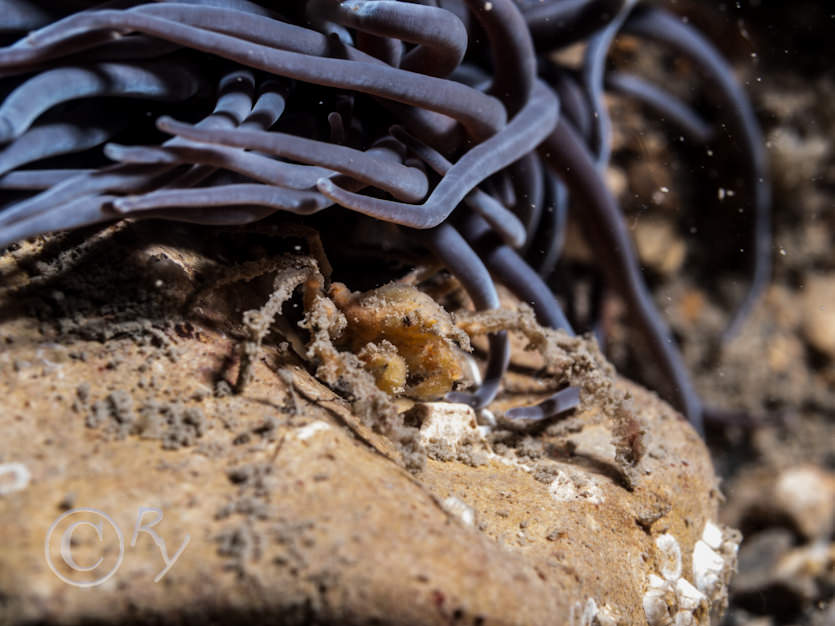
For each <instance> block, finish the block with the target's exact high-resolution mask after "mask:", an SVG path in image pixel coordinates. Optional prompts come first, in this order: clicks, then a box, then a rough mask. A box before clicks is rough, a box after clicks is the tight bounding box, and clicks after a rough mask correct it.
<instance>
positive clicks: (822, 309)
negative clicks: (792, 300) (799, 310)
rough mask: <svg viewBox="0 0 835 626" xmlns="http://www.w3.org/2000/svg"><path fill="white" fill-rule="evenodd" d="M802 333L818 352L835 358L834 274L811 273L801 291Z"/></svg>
mask: <svg viewBox="0 0 835 626" xmlns="http://www.w3.org/2000/svg"><path fill="white" fill-rule="evenodd" d="M802 302H803V335H804V336H805V338H806V340H807V341H808V342H809V343H810V344H811V345H812V346H813V347H814V348H815V349H816V350H818V351H819V352H822V353H824V354H826V355H827V356H829V358H831V359H835V275H823V274H818V275H813V276H811V277H809V278H808V279H807V282H806V286H805V289H804V291H803V299H802Z"/></svg>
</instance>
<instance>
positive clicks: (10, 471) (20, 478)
mask: <svg viewBox="0 0 835 626" xmlns="http://www.w3.org/2000/svg"><path fill="white" fill-rule="evenodd" d="M6 475H8V476H10V477H11V480H8V479H6ZM31 477H32V475H31V474H30V473H29V469H28V468H27V467H26V466H25V465H24V464H23V463H3V464H0V496H4V495H6V494H9V493H14V492H15V491H23V490H24V489H26V487H27V486H28V485H29V480H30V478H31Z"/></svg>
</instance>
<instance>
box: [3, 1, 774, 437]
mask: <svg viewBox="0 0 835 626" xmlns="http://www.w3.org/2000/svg"><path fill="white" fill-rule="evenodd" d="M621 34H624V35H628V36H630V37H632V38H636V39H637V40H638V42H639V45H640V46H643V45H644V44H645V43H646V42H652V45H653V46H656V47H659V46H660V47H661V48H665V49H667V50H668V51H669V52H671V53H672V54H674V55H677V56H678V57H681V58H683V59H686V60H687V61H688V62H689V63H690V64H691V65H692V66H693V67H695V68H696V69H697V71H698V73H699V75H700V77H701V80H702V87H701V90H700V91H701V92H702V95H705V96H709V97H707V98H704V99H703V100H706V101H707V102H708V103H709V104H712V105H715V106H704V102H702V101H701V100H696V99H694V102H686V101H683V100H681V99H679V98H678V97H676V96H675V95H673V94H672V93H670V92H668V91H666V90H665V89H664V88H663V87H662V86H659V85H656V84H654V83H652V82H650V81H648V80H647V79H645V78H642V77H640V76H637V75H633V74H628V73H619V72H611V71H607V53H608V51H609V49H610V47H611V45H612V43H613V41H614V40H615V38H616V37H618V36H620V35H621ZM0 38H2V39H0V41H2V43H3V44H4V46H3V47H2V48H0V98H2V104H0V146H2V149H0V193H1V194H2V196H0V249H3V248H6V247H8V246H10V245H13V244H15V242H18V241H20V240H22V239H25V238H29V237H33V236H36V235H40V234H44V233H48V232H52V231H60V230H68V229H74V228H79V227H83V226H87V225H91V224H96V223H103V222H112V221H115V220H120V219H125V218H132V219H140V218H141V219H147V218H154V219H164V220H175V221H182V222H193V223H199V224H209V225H220V226H229V225H241V224H247V223H250V222H255V221H258V220H262V219H264V218H267V217H268V216H270V215H272V214H274V213H277V212H283V213H291V214H295V215H297V216H299V217H298V220H299V221H301V222H304V221H305V220H309V219H312V218H310V217H307V216H311V215H312V214H315V213H318V212H331V213H332V214H333V219H334V220H336V221H337V222H339V223H348V222H349V221H351V222H352V223H353V222H356V221H357V220H366V221H367V220H372V221H378V222H386V223H389V224H391V225H395V226H392V228H393V229H395V230H397V235H396V236H394V237H393V239H392V242H388V248H389V252H391V246H392V245H395V246H398V245H399V246H411V247H418V248H420V249H423V250H429V251H431V252H432V253H433V254H434V255H435V256H436V258H437V260H438V261H439V262H440V263H441V264H443V265H444V266H446V268H447V269H448V271H449V272H450V273H451V274H452V275H454V276H455V277H456V278H457V279H458V280H459V282H460V283H461V285H462V286H463V287H464V288H465V289H466V290H467V292H468V294H469V295H470V297H471V299H472V301H473V303H474V304H475V306H476V308H477V309H480V310H489V309H494V308H498V307H499V297H498V294H497V290H496V284H495V282H494V281H497V282H499V283H502V284H504V285H505V286H506V287H507V288H508V289H509V290H510V291H511V292H513V294H515V296H516V297H518V298H519V299H520V300H521V301H524V302H527V303H529V304H530V305H531V306H532V308H533V310H534V312H535V314H536V317H537V320H538V322H539V323H540V324H541V325H543V326H547V327H552V328H557V329H562V330H563V331H566V332H568V333H573V332H574V331H573V329H572V326H575V327H577V329H578V330H581V329H582V330H588V329H594V328H595V327H596V325H597V324H596V322H597V317H596V316H597V315H598V314H599V312H595V311H592V312H591V313H589V314H587V315H579V314H576V312H570V314H569V315H566V314H564V313H563V309H562V307H561V305H560V300H559V299H558V297H557V295H555V293H556V294H560V293H561V289H563V288H564V287H565V286H564V285H561V284H560V280H561V279H560V278H559V276H561V275H559V274H558V273H556V272H555V270H556V269H557V268H558V265H559V261H560V257H561V251H562V246H563V243H564V241H565V238H566V236H567V235H566V223H567V219H568V218H567V216H568V215H570V217H571V219H573V220H575V221H576V222H577V223H578V224H579V225H580V226H581V228H582V231H583V233H584V236H585V238H586V240H587V242H588V244H589V246H590V249H591V251H592V254H593V256H594V261H595V265H596V267H597V271H598V272H599V274H600V276H601V277H602V279H603V281H604V282H605V284H606V285H607V286H608V287H609V288H611V289H613V290H614V291H616V292H617V293H618V294H619V295H620V296H621V298H622V299H623V300H624V301H625V303H626V305H627V308H628V313H629V315H630V318H631V321H632V324H633V325H634V327H635V328H636V329H637V330H638V331H639V333H640V334H641V335H642V338H643V339H644V341H645V342H646V343H647V345H648V346H649V347H650V349H651V352H652V356H653V358H654V360H655V361H656V364H657V367H658V368H659V369H660V370H661V372H662V373H663V376H664V377H665V378H666V385H665V387H666V388H665V390H664V391H665V393H666V395H667V397H668V399H669V400H670V401H671V402H672V403H673V404H674V405H675V406H676V407H677V408H678V409H679V410H681V411H682V412H683V413H684V414H685V415H686V416H687V417H688V419H689V420H690V421H691V423H692V424H693V425H694V426H695V427H696V428H697V429H701V428H702V424H703V420H704V419H705V417H706V416H707V417H709V416H710V413H709V411H707V410H706V409H705V408H704V407H703V406H702V403H701V402H700V400H699V397H698V396H697V394H696V393H695V391H694V389H693V386H692V384H691V381H690V379H689V376H688V372H687V370H686V368H685V367H684V364H683V361H682V358H681V356H680V354H679V352H678V350H677V348H676V344H675V342H674V340H673V338H672V336H671V333H670V330H669V329H668V327H667V325H666V323H665V321H664V319H663V318H662V316H661V315H660V314H659V312H658V310H657V309H656V307H655V305H654V304H653V301H652V299H651V296H650V293H649V290H648V288H647V286H646V284H645V281H644V279H643V277H642V274H641V270H640V267H639V263H638V260H637V258H636V254H635V251H634V246H633V243H632V241H631V240H630V235H629V229H628V227H627V224H626V222H625V220H624V217H623V214H622V212H621V210H620V208H619V206H618V204H617V202H616V200H615V198H614V196H613V193H612V192H611V191H610V189H609V188H608V187H607V185H606V183H605V181H604V174H605V171H606V168H607V166H608V163H609V160H610V153H611V147H610V134H611V124H612V122H611V120H610V116H609V114H608V111H607V105H606V101H604V93H605V91H606V90H613V91H616V92H618V93H620V94H622V95H624V96H626V97H628V98H633V99H635V100H637V101H639V102H640V103H641V105H642V107H643V110H649V111H652V112H654V115H656V116H657V117H660V118H663V119H664V120H665V121H666V122H667V123H669V124H670V125H672V126H673V127H675V129H676V132H677V134H680V135H681V136H682V138H683V139H684V140H686V141H687V142H689V143H690V144H692V145H694V146H702V145H704V146H711V145H713V144H715V143H716V142H725V144H729V145H731V147H732V148H733V152H734V154H735V160H736V162H737V163H738V169H739V172H740V176H741V177H742V178H743V179H744V183H743V185H742V187H743V193H744V195H745V200H744V206H745V207H746V208H747V209H748V210H747V211H746V215H748V216H749V219H750V237H749V238H750V244H748V245H746V246H744V247H745V249H746V250H748V251H750V252H749V254H750V261H751V262H750V264H749V265H750V267H751V278H750V281H749V287H748V290H747V293H746V295H745V297H744V299H743V300H742V301H741V303H739V304H738V306H737V308H736V310H735V314H734V315H733V316H732V318H731V319H732V321H731V323H730V325H729V327H728V328H727V331H726V336H730V335H732V334H734V333H735V332H736V331H737V330H738V329H739V327H740V325H741V324H742V322H743V321H744V319H745V317H746V315H747V314H748V313H749V312H750V310H751V308H752V306H753V304H754V303H755V301H756V300H757V297H758V296H759V294H760V293H761V292H762V290H763V287H764V286H765V284H766V283H767V282H768V280H769V274H770V267H769V248H770V219H769V210H770V197H769V182H768V178H767V171H766V170H767V165H766V162H765V152H764V147H763V142H762V139H761V136H760V131H759V128H758V125H757V122H756V119H755V116H754V114H753V111H752V108H751V105H750V104H749V103H748V101H747V99H746V97H745V94H744V93H743V90H742V88H741V87H740V85H738V84H737V82H736V81H735V79H734V76H733V73H732V71H731V69H730V67H729V65H728V64H727V62H726V61H724V60H723V58H722V57H721V56H720V54H719V53H718V52H717V50H716V49H715V48H714V47H713V45H712V44H711V43H710V42H709V41H708V40H707V38H706V37H705V36H704V35H702V34H700V33H699V32H698V31H697V30H695V29H694V28H693V27H692V26H690V25H689V24H688V22H687V21H685V20H683V19H681V18H680V17H678V16H676V15H674V14H672V13H670V12H668V11H667V10H665V9H663V8H661V7H659V6H657V4H656V3H650V2H647V3H643V2H635V1H634V0H550V1H548V0H546V1H544V2H543V1H542V0H516V1H513V0H490V1H489V2H486V1H484V0H420V1H418V0H415V1H413V2H405V1H394V0H346V1H344V2H339V1H338V0H309V1H307V2H293V3H273V2H263V3H258V2H252V1H249V0H180V1H177V2H167V1H159V2H144V3H143V2H141V0H140V1H134V0H113V1H111V2H107V3H104V4H97V3H96V2H87V1H85V0H75V1H73V2H65V3H42V2H38V1H37V0H0ZM583 42H584V43H585V48H584V53H583V55H584V56H583V58H582V62H581V63H579V64H578V65H577V67H568V66H565V65H562V64H561V63H560V61H559V60H558V59H559V58H561V57H559V56H557V55H555V53H558V52H560V51H562V50H564V49H566V48H568V47H570V46H574V45H575V44H577V43H583ZM120 141H121V143H117V142H120ZM126 141H130V142H132V143H134V144H135V145H127V144H126V143H125V142H126ZM346 209H347V211H346ZM381 247H382V243H381ZM508 355H509V348H508V338H507V336H506V333H504V332H496V333H494V334H493V335H491V336H490V341H489V355H488V366H487V373H486V376H485V377H484V380H482V381H481V382H480V386H479V387H478V388H477V389H475V390H471V391H468V392H466V393H465V392H463V391H455V392H451V394H449V396H448V397H449V398H450V399H452V400H456V401H465V402H467V403H469V404H471V405H473V406H474V407H476V408H481V407H484V406H486V405H487V404H488V403H490V402H491V400H492V399H493V398H494V396H495V394H496V392H497V389H498V388H499V383H500V381H501V379H502V377H503V375H504V373H505V370H506V368H507V363H508ZM577 398H578V394H577V390H576V389H574V388H572V387H568V388H564V389H562V390H560V391H558V392H557V393H556V394H555V395H554V396H553V397H551V398H549V399H547V400H546V401H544V402H543V403H541V404H539V405H537V406H534V407H525V408H520V409H514V410H511V411H510V412H508V417H510V418H518V419H525V420H532V419H533V420H538V419H543V418H549V417H552V416H554V415H556V414H558V413H561V412H563V411H566V410H568V409H570V408H572V407H573V406H575V405H576V403H577Z"/></svg>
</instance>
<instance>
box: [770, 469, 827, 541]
mask: <svg viewBox="0 0 835 626" xmlns="http://www.w3.org/2000/svg"><path fill="white" fill-rule="evenodd" d="M774 507H775V509H776V510H777V511H778V512H779V513H780V514H783V515H785V516H787V517H788V518H790V519H791V520H792V522H793V523H794V525H795V526H796V527H797V529H798V530H799V531H800V532H801V533H802V534H803V535H804V536H805V537H806V538H807V539H820V538H826V537H828V536H829V535H831V534H832V531H833V530H835V474H833V473H832V472H827V471H825V470H823V469H821V468H819V467H817V466H814V465H801V466H797V467H792V468H790V469H787V470H784V471H783V472H781V473H780V474H779V475H778V477H777V482H776V484H775V487H774Z"/></svg>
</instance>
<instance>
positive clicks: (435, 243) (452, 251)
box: [417, 223, 510, 409]
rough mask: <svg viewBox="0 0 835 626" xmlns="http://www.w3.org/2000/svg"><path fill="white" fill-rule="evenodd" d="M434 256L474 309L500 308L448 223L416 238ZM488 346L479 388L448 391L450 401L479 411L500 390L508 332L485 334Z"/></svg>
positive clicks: (507, 354) (481, 266)
mask: <svg viewBox="0 0 835 626" xmlns="http://www.w3.org/2000/svg"><path fill="white" fill-rule="evenodd" d="M417 236H418V237H419V238H420V239H421V240H423V241H424V242H425V243H426V245H427V246H428V247H429V248H430V249H431V250H432V252H433V253H434V254H435V256H437V257H438V259H439V260H440V261H441V263H443V264H444V265H445V266H446V267H447V269H448V270H449V271H450V272H451V273H452V275H453V276H455V277H456V278H457V279H458V281H459V282H460V283H461V285H462V286H463V287H464V289H465V290H466V291H467V293H468V294H469V295H470V297H471V298H472V300H473V304H475V307H476V310H478V311H486V310H489V309H497V308H499V306H501V305H500V303H499V295H498V293H496V287H495V285H494V284H493V279H492V278H490V274H489V272H488V271H487V268H486V267H484V263H482V261H481V259H479V258H478V255H477V254H476V253H475V252H474V251H473V249H472V248H471V247H470V245H469V244H468V243H467V242H466V241H465V240H464V238H463V237H462V236H461V235H460V233H459V232H458V231H457V230H455V228H453V227H452V226H451V225H450V224H447V223H444V224H441V225H440V226H437V227H435V228H432V229H430V230H427V231H422V232H420V233H419V234H418V235H417ZM488 342H489V346H490V350H489V355H488V357H487V369H486V371H485V374H484V379H483V380H482V382H481V385H480V386H479V388H478V389H477V390H476V391H475V392H472V393H470V392H462V391H451V392H449V393H448V394H447V395H446V400H448V401H450V402H463V403H464V404H469V405H470V406H472V407H473V408H476V409H480V408H483V407H484V406H486V405H488V404H490V402H492V400H493V398H495V397H496V394H497V393H498V391H499V386H500V385H501V381H502V377H503V376H504V373H505V372H506V371H507V366H508V363H509V362H510V344H509V343H508V338H507V332H505V331H502V332H498V333H493V334H490V335H488Z"/></svg>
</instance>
